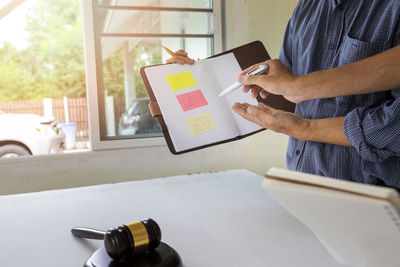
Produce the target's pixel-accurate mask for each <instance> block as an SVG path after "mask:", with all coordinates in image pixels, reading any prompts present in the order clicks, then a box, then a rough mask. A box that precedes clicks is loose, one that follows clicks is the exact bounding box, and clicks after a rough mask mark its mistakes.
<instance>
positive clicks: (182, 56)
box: [167, 49, 194, 65]
mask: <svg viewBox="0 0 400 267" xmlns="http://www.w3.org/2000/svg"><path fill="white" fill-rule="evenodd" d="M167 63H178V64H181V65H183V64H189V65H192V64H193V63H194V59H191V58H190V57H188V53H187V52H186V51H184V50H182V49H180V50H178V51H176V52H175V56H173V57H171V58H169V59H167Z"/></svg>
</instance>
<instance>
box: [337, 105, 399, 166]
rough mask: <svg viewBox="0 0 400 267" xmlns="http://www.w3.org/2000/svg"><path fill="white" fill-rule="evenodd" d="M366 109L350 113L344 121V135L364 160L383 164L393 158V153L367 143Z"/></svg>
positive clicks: (357, 109) (354, 110)
mask: <svg viewBox="0 0 400 267" xmlns="http://www.w3.org/2000/svg"><path fill="white" fill-rule="evenodd" d="M364 111H365V108H363V107H362V108H356V109H353V110H352V111H350V112H349V113H348V114H347V115H346V117H345V119H344V134H345V135H346V137H347V139H348V140H349V141H350V143H351V144H352V145H353V147H354V148H355V149H356V151H357V153H358V154H359V155H360V157H361V158H362V159H363V160H366V161H372V162H382V161H384V160H385V159H387V158H389V157H391V156H392V155H391V153H389V152H388V151H385V150H379V149H376V148H375V147H374V146H372V145H370V144H368V142H367V141H366V134H367V133H365V132H364V129H363V113H364Z"/></svg>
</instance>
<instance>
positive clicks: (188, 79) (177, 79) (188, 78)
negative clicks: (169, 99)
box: [165, 71, 197, 91]
mask: <svg viewBox="0 0 400 267" xmlns="http://www.w3.org/2000/svg"><path fill="white" fill-rule="evenodd" d="M165 78H166V79H167V81H168V84H169V86H171V89H172V91H178V90H181V89H185V88H188V87H192V86H196V85H197V84H196V81H195V80H194V78H193V76H192V74H191V73H190V72H189V71H186V72H181V73H177V74H171V75H167V76H166V77H165Z"/></svg>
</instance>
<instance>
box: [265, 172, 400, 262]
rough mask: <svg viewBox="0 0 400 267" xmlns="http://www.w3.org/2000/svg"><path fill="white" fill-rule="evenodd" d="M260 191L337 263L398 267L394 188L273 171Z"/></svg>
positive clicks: (399, 232) (399, 229)
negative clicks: (305, 227)
mask: <svg viewBox="0 0 400 267" xmlns="http://www.w3.org/2000/svg"><path fill="white" fill-rule="evenodd" d="M265 177H266V180H265V182H264V184H263V186H264V188H265V189H266V190H267V191H268V192H269V194H270V195H271V196H273V197H274V198H275V199H276V200H277V201H278V202H280V204H281V205H282V206H283V207H285V208H286V210H288V211H289V212H290V213H291V214H292V215H293V216H295V217H296V218H297V219H299V220H300V221H301V222H302V223H303V224H305V225H306V226H307V227H308V228H309V229H310V230H311V231H312V232H313V233H314V234H315V235H316V236H317V237H318V239H319V240H320V241H321V243H323V244H324V245H325V247H326V248H327V250H328V251H329V252H330V253H331V255H332V256H333V257H334V258H335V259H336V260H337V261H338V262H340V263H342V264H348V265H351V266H400V252H399V251H400V217H399V212H400V198H399V194H398V193H397V191H396V190H394V189H391V188H386V187H380V186H373V185H365V184H358V183H354V182H348V181H343V180H338V179H333V178H326V177H322V176H316V175H310V174H304V173H298V172H293V171H288V170H282V169H277V168H272V169H270V170H269V171H268V172H267V174H266V175H265Z"/></svg>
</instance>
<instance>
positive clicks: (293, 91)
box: [283, 75, 308, 104]
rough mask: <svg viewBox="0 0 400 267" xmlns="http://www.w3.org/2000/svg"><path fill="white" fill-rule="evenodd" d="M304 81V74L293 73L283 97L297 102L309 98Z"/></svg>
mask: <svg viewBox="0 0 400 267" xmlns="http://www.w3.org/2000/svg"><path fill="white" fill-rule="evenodd" d="M304 82H305V76H304V75H293V76H292V79H290V80H289V81H288V82H287V85H286V88H285V91H284V94H283V97H284V98H286V99H287V100H289V101H290V102H293V103H296V104H298V103H301V102H303V101H305V100H308V99H307V95H305V93H306V91H305V90H304V87H305V86H304Z"/></svg>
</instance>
